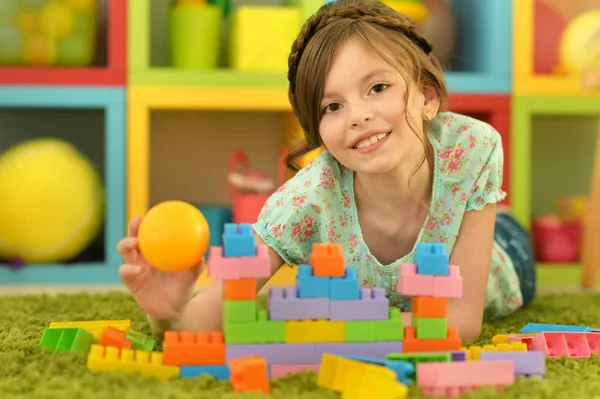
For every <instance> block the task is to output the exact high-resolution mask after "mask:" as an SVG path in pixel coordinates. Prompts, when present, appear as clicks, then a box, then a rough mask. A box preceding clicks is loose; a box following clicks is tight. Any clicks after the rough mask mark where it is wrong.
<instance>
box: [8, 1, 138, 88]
mask: <svg viewBox="0 0 600 399" xmlns="http://www.w3.org/2000/svg"><path fill="white" fill-rule="evenodd" d="M105 4H106V7H107V9H106V11H107V12H106V20H107V28H106V36H107V40H106V43H107V54H106V65H105V66H90V67H86V68H74V67H72V68H69V67H28V66H27V67H11V66H0V85H4V84H9V85H33V86H36V85H40V86H46V85H49V86H56V85H82V86H118V87H122V86H124V85H125V83H126V80H127V70H126V63H127V28H126V26H127V25H126V23H127V1H122V0H107V1H106V2H105Z"/></svg>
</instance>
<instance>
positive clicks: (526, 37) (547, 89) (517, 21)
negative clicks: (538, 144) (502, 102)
mask: <svg viewBox="0 0 600 399" xmlns="http://www.w3.org/2000/svg"><path fill="white" fill-rule="evenodd" d="M514 3H515V4H514V9H513V13H514V15H513V19H514V35H513V46H514V50H513V51H514V59H513V61H514V65H513V69H514V92H515V93H516V94H518V95H541V94H546V95H563V96H581V97H600V89H587V88H584V87H583V76H582V75H581V73H564V72H561V71H560V67H559V65H560V59H559V50H558V46H559V43H560V40H561V36H562V34H563V32H564V29H565V26H566V24H567V23H568V22H569V21H571V20H572V19H573V18H575V17H576V16H577V15H580V14H581V13H583V12H585V11H588V10H593V9H598V8H600V0H579V1H577V2H564V1H561V0H519V1H515V2H514ZM537 25H539V26H537ZM536 26H537V28H536ZM536 30H537V31H538V32H540V33H539V36H540V37H543V40H544V42H543V43H542V42H540V43H538V42H536V39H537V38H536V36H537V34H536ZM596 40H597V39H596ZM557 67H558V70H557Z"/></svg>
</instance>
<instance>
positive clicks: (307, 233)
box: [302, 227, 315, 241]
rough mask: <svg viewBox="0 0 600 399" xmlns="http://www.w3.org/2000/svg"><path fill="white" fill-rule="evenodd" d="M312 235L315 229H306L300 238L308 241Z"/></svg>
mask: <svg viewBox="0 0 600 399" xmlns="http://www.w3.org/2000/svg"><path fill="white" fill-rule="evenodd" d="M314 234H315V229H313V228H312V227H308V228H306V229H304V231H302V236H303V238H304V241H308V240H310V238H311V237H312V236H313V235H314Z"/></svg>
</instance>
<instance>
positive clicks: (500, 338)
mask: <svg viewBox="0 0 600 399" xmlns="http://www.w3.org/2000/svg"><path fill="white" fill-rule="evenodd" d="M536 334H537V333H516V334H497V335H494V336H493V337H492V343H493V344H494V345H498V344H508V338H509V337H533V336H534V335H536Z"/></svg>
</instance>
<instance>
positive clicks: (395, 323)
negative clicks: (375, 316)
mask: <svg viewBox="0 0 600 399" xmlns="http://www.w3.org/2000/svg"><path fill="white" fill-rule="evenodd" d="M372 323H373V334H374V337H373V341H402V340H403V339H404V322H403V321H402V317H401V315H400V309H398V308H389V317H388V319H387V320H376V321H373V322H372Z"/></svg>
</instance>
